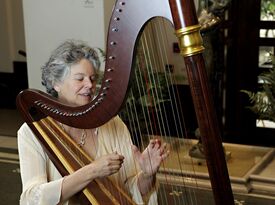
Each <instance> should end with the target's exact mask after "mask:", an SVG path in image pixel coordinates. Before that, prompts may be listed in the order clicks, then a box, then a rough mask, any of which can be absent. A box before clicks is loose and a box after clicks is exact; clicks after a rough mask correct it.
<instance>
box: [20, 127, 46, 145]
mask: <svg viewBox="0 0 275 205" xmlns="http://www.w3.org/2000/svg"><path fill="white" fill-rule="evenodd" d="M17 140H18V146H20V145H23V144H25V145H27V144H29V145H31V146H33V147H37V148H39V149H41V148H42V147H41V145H40V143H39V141H38V139H37V138H36V136H35V134H34V133H33V132H32V130H31V128H30V127H29V126H28V124H27V123H23V124H22V125H21V127H20V128H19V129H18V131H17Z"/></svg>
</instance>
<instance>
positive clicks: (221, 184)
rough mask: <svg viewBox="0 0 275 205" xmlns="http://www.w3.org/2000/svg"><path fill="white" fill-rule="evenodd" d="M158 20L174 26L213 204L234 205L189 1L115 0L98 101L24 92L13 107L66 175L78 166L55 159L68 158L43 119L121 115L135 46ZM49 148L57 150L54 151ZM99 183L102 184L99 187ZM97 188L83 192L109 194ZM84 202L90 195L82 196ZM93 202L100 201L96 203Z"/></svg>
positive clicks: (83, 124)
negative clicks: (65, 100) (73, 102)
mask: <svg viewBox="0 0 275 205" xmlns="http://www.w3.org/2000/svg"><path fill="white" fill-rule="evenodd" d="M157 16H161V17H165V18H166V19H168V20H170V21H171V22H173V24H174V27H175V30H176V34H177V36H178V38H179V44H180V48H181V52H182V54H183V56H184V60H185V64H186V69H187V74H188V80H189V84H190V87H191V94H192V99H193V102H194V107H195V112H196V116H197V119H198V125H199V128H200V132H201V135H202V143H203V146H204V148H205V155H206V160H207V166H208V170H209V176H210V181H211V185H212V189H213V194H214V198H215V203H216V204H223V205H226V204H228V205H229V204H234V200H233V195H232V190H231V186H230V180H229V176H228V171H227V167H226V162H225V158H224V152H223V148H222V141H221V137H220V131H219V126H218V122H217V119H216V114H215V109H214V105H213V102H212V99H211V94H210V91H209V86H208V83H207V75H206V71H205V65H204V60H203V57H202V51H203V47H202V42H201V38H200V34H199V26H198V20H197V16H196V12H195V8H194V4H193V0H169V1H168V0H149V1H148V0H117V2H116V4H115V7H114V10H113V14H112V17H111V21H110V26H109V31H108V39H107V52H106V53H107V54H106V68H105V73H104V78H103V81H102V85H101V88H100V90H99V94H98V95H97V97H96V98H95V99H94V100H93V101H92V102H91V103H89V104H87V105H85V106H81V107H70V106H67V105H63V104H60V103H59V102H57V101H56V100H55V99H54V98H52V97H50V96H49V95H47V94H45V93H43V92H41V91H37V90H32V89H29V90H25V91H23V92H21V93H20V94H19V95H18V97H17V106H18V108H19V110H20V111H21V113H22V115H23V117H24V119H25V121H26V122H27V123H28V125H29V126H30V127H31V129H32V130H33V131H34V133H35V134H36V135H37V136H38V138H39V140H40V141H41V142H42V144H43V145H44V147H45V149H46V150H47V152H48V154H49V156H50V158H51V159H52V161H53V162H54V164H55V165H56V167H57V168H58V169H59V171H60V172H61V173H62V174H63V175H65V174H68V173H70V171H74V170H76V169H78V168H79V167H81V164H77V162H74V160H73V159H72V160H69V161H70V163H71V165H70V167H71V170H70V168H68V167H66V166H65V165H64V163H62V162H60V161H62V160H60V159H59V157H58V155H64V156H65V157H70V156H67V155H70V153H68V152H67V151H66V150H65V151H64V149H63V148H62V145H60V147H59V142H58V140H56V139H55V138H53V139H50V142H47V140H46V139H45V136H44V135H46V134H47V135H55V134H58V133H59V134H60V135H63V133H61V131H60V130H58V128H55V125H54V124H53V125H52V124H51V120H50V119H48V118H47V116H50V117H51V118H53V119H56V120H57V121H60V122H62V123H65V124H67V125H70V126H73V127H79V128H94V127H98V126H100V125H102V124H104V123H105V122H107V121H108V120H110V119H111V118H112V117H114V116H115V115H116V114H117V113H118V112H119V111H120V109H121V107H122V106H123V103H124V101H125V98H126V94H127V89H128V84H129V80H130V75H131V72H132V69H131V67H132V63H133V58H134V51H135V46H136V44H135V42H136V41H137V39H138V38H139V34H140V31H141V30H142V29H143V27H144V25H145V24H146V23H147V22H148V21H149V20H150V19H152V18H154V17H157ZM47 127H52V128H51V130H52V129H54V130H55V132H56V133H55V134H53V133H50V131H48V128H47ZM45 130H46V131H45ZM50 144H53V145H56V146H57V147H56V148H54V149H53V148H52V147H51V146H50ZM56 150H57V151H56ZM58 150H59V151H58ZM63 151H64V152H63ZM83 163H84V164H85V163H89V158H87V157H85V160H84V162H83ZM68 169H69V170H68ZM100 183H101V182H100ZM100 183H99V184H100ZM104 183H105V182H102V183H101V184H103V185H104ZM99 184H98V183H95V184H94V185H93V184H91V186H89V187H87V189H88V191H89V190H91V193H92V195H93V196H96V195H97V196H98V197H99V198H106V197H107V198H108V196H107V195H108V194H103V195H102V194H101V193H93V192H92V190H93V187H94V186H97V187H98V186H101V185H99ZM115 190H117V189H115ZM84 192H87V190H84ZM84 194H85V193H84ZM84 198H85V197H84ZM87 198H89V197H87V195H86V199H87ZM92 198H93V197H92ZM111 198H112V197H111ZM125 198H126V199H125V201H124V200H123V202H121V203H120V204H132V203H133V202H131V200H128V199H127V197H125ZM97 200H98V201H100V199H97ZM88 201H89V202H87V203H88V204H89V203H90V204H96V203H97V202H94V201H93V200H88ZM112 203H113V202H112V200H110V201H101V202H100V203H99V204H112ZM114 204H115V203H114Z"/></svg>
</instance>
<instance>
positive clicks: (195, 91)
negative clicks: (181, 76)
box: [169, 0, 234, 205]
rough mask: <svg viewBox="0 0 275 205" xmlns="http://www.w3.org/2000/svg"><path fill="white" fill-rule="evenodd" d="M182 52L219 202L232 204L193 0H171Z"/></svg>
mask: <svg viewBox="0 0 275 205" xmlns="http://www.w3.org/2000/svg"><path fill="white" fill-rule="evenodd" d="M169 3H170V7H171V12H172V16H173V22H174V26H175V30H176V35H177V37H178V39H179V46H180V50H181V55H182V56H183V57H184V61H185V65H186V70H187V75H188V81H189V85H190V88H191V94H192V98H193V102H194V107H195V112H196V116H197V119H198V125H199V129H200V133H201V136H202V144H203V147H204V150H205V157H206V161H207V167H208V172H209V178H210V181H211V185H212V189H213V194H214V198H215V202H216V204H217V205H220V204H223V205H233V204H234V198H233V193H232V188H231V185H230V179H229V174H228V170H227V166H226V161H225V156H224V150H223V146H222V140H221V133H220V129H219V124H218V121H217V116H216V111H215V108H214V103H213V99H212V97H211V92H210V89H209V85H208V78H207V74H206V70H205V63H204V59H203V56H202V52H203V50H204V47H203V42H202V38H201V35H200V26H199V23H198V19H197V15H196V11H195V6H194V2H193V0H169Z"/></svg>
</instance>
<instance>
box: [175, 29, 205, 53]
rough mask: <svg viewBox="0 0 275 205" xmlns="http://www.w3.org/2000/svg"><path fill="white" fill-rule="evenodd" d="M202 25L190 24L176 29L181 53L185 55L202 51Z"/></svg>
mask: <svg viewBox="0 0 275 205" xmlns="http://www.w3.org/2000/svg"><path fill="white" fill-rule="evenodd" d="M200 27H201V26H200V25H193V26H188V27H185V28H181V29H178V30H176V36H177V37H178V39H179V48H180V54H181V55H182V56H183V57H187V56H192V55H195V54H198V53H202V52H203V50H204V47H203V45H202V37H201V35H200Z"/></svg>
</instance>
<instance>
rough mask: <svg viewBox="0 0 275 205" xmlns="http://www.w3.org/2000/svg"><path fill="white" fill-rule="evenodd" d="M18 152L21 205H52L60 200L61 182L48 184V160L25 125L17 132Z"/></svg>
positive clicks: (58, 180) (59, 180)
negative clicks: (21, 188) (21, 186)
mask: <svg viewBox="0 0 275 205" xmlns="http://www.w3.org/2000/svg"><path fill="white" fill-rule="evenodd" d="M18 151H19V160H20V172H21V179H22V185H23V191H22V194H21V197H20V204H21V205H32V204H33V205H40V204H41V205H42V204H43V205H53V204H57V203H58V202H59V200H60V195H61V186H62V180H63V178H61V176H60V177H59V179H57V180H54V181H51V182H48V181H49V178H50V177H52V176H49V173H47V172H48V171H49V169H50V166H49V163H50V162H49V159H48V156H47V155H46V153H45V152H44V150H43V149H42V147H41V145H40V143H39V142H38V140H37V139H36V137H35V136H34V134H33V133H32V131H31V129H30V128H29V127H28V125H27V124H26V123H25V124H23V125H22V126H21V128H20V129H19V130H18Z"/></svg>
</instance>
